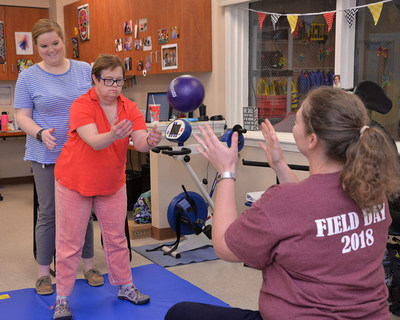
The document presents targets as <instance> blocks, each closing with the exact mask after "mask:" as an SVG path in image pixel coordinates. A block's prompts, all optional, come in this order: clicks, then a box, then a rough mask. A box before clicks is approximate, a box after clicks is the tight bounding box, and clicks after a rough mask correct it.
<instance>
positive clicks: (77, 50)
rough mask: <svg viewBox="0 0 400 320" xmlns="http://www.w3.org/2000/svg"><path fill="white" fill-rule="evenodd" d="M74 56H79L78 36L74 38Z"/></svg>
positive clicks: (76, 57) (75, 57)
mask: <svg viewBox="0 0 400 320" xmlns="http://www.w3.org/2000/svg"><path fill="white" fill-rule="evenodd" d="M72 58H74V59H78V58H79V47H78V38H72Z"/></svg>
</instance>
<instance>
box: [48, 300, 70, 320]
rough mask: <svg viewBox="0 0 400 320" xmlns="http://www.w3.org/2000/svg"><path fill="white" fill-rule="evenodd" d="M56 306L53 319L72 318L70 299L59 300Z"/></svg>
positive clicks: (63, 319)
mask: <svg viewBox="0 0 400 320" xmlns="http://www.w3.org/2000/svg"><path fill="white" fill-rule="evenodd" d="M53 308H54V314H53V320H56V319H57V320H72V313H71V310H69V305H68V300H57V301H56V304H55V306H53V307H52V309H53Z"/></svg>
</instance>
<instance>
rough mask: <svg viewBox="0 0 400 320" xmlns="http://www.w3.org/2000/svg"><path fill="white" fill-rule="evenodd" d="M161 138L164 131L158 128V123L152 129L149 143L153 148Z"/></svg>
mask: <svg viewBox="0 0 400 320" xmlns="http://www.w3.org/2000/svg"><path fill="white" fill-rule="evenodd" d="M161 139H162V133H161V131H160V130H159V129H158V128H157V125H155V126H154V127H153V129H151V131H150V133H149V135H148V137H147V144H148V145H149V146H150V147H152V148H153V147H155V146H157V145H158V144H159V143H160V141H161Z"/></svg>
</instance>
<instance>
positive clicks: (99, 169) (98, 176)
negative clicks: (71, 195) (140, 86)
mask: <svg viewBox="0 0 400 320" xmlns="http://www.w3.org/2000/svg"><path fill="white" fill-rule="evenodd" d="M117 113H118V119H119V121H121V120H124V119H128V120H131V121H132V122H133V130H134V131H136V130H146V129H147V128H146V123H145V121H144V117H143V115H142V113H141V112H140V110H139V108H138V107H137V106H136V103H134V102H132V101H130V100H129V99H127V98H125V97H124V96H123V95H120V96H119V97H118V104H117ZM91 123H94V124H96V126H97V130H98V132H99V133H106V132H109V131H110V130H111V125H110V123H109V122H108V119H107V117H106V115H105V113H104V111H103V108H102V107H101V106H100V103H99V99H98V97H97V93H96V90H95V88H92V89H90V90H89V91H88V92H87V93H85V94H84V95H82V96H80V97H79V98H78V99H76V100H75V101H74V102H73V104H72V106H71V110H70V115H69V131H68V141H67V142H66V144H65V145H64V148H63V149H62V151H61V154H60V156H59V157H58V159H57V162H56V166H55V169H54V175H55V179H56V180H57V181H59V182H60V183H61V184H62V185H63V186H65V187H67V188H69V189H71V190H75V191H78V192H79V193H80V194H81V195H83V196H95V195H108V194H112V193H114V192H116V191H117V190H118V189H119V188H121V187H122V186H123V185H124V183H125V179H126V178H125V165H126V151H127V149H128V144H129V138H128V137H126V138H124V139H119V140H117V141H115V142H114V143H112V144H111V145H109V146H108V147H107V148H104V149H102V150H97V151H96V150H94V149H93V148H92V147H91V146H89V145H88V144H87V143H86V142H85V141H83V140H82V139H81V137H80V136H79V134H78V132H77V131H76V129H77V128H79V127H82V126H84V125H87V124H91Z"/></svg>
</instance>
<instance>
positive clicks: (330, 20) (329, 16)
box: [324, 11, 335, 32]
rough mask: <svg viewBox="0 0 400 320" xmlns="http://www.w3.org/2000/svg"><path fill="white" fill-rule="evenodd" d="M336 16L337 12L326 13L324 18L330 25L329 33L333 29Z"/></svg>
mask: <svg viewBox="0 0 400 320" xmlns="http://www.w3.org/2000/svg"><path fill="white" fill-rule="evenodd" d="M334 16H335V11H332V12H326V13H324V18H325V20H326V23H327V24H328V32H329V31H331V29H332V23H333V17H334Z"/></svg>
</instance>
